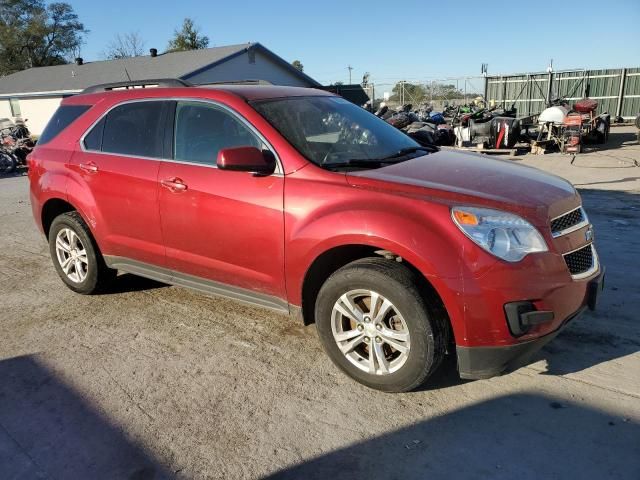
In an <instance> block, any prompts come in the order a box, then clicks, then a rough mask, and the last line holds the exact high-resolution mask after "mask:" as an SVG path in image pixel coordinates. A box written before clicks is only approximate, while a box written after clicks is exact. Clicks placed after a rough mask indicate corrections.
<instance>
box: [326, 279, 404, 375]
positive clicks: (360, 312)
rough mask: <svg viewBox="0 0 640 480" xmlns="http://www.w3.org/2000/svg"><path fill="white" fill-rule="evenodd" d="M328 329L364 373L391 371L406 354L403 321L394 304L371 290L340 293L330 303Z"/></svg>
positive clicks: (387, 372)
mask: <svg viewBox="0 0 640 480" xmlns="http://www.w3.org/2000/svg"><path fill="white" fill-rule="evenodd" d="M331 330H332V332H333V338H334V340H335V342H336V344H337V345H338V348H339V349H340V351H341V352H342V354H343V355H344V356H345V357H346V358H347V360H349V362H351V363H352V364H353V365H355V366H356V367H357V368H359V369H360V370H362V371H364V372H366V373H369V374H372V375H388V374H390V373H394V372H396V371H397V370H399V369H400V368H401V367H402V366H403V365H404V363H405V362H406V361H407V358H408V357H409V349H410V347H411V344H410V337H409V329H408V327H407V323H406V322H405V320H404V318H402V315H401V314H400V312H399V311H398V309H397V308H396V307H395V305H394V304H393V303H391V301H389V300H388V299H387V298H385V297H384V296H382V295H380V294H379V293H377V292H375V291H372V290H362V289H358V290H351V291H348V292H347V293H345V294H343V295H342V296H341V297H340V298H339V299H338V300H337V301H336V303H335V305H334V306H333V310H332V312H331Z"/></svg>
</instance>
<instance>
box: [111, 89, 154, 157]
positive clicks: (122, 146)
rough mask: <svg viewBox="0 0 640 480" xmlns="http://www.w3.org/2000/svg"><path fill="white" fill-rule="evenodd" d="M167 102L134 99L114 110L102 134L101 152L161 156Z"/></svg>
mask: <svg viewBox="0 0 640 480" xmlns="http://www.w3.org/2000/svg"><path fill="white" fill-rule="evenodd" d="M165 104H166V102H160V101H157V102H153V101H150V102H134V103H127V104H126V105H121V106H119V107H116V108H114V109H113V110H111V111H110V112H109V113H108V114H107V117H106V121H105V124H104V131H103V134H102V151H103V152H109V153H119V154H122V155H136V156H140V157H154V158H159V157H161V156H162V141H163V129H162V124H163V122H162V120H163V110H164V108H165Z"/></svg>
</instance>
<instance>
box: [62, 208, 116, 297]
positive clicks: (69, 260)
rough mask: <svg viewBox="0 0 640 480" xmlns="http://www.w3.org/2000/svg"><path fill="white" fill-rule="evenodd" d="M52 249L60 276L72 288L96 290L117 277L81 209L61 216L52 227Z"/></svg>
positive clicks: (90, 291)
mask: <svg viewBox="0 0 640 480" xmlns="http://www.w3.org/2000/svg"><path fill="white" fill-rule="evenodd" d="M49 250H50V253H51V258H52V260H53V264H54V266H55V269H56V271H57V272H58V275H59V276H60V278H61V279H62V281H63V282H64V283H65V284H66V285H67V287H69V288H70V289H71V290H73V291H74V292H77V293H82V294H91V293H96V292H97V291H99V290H101V289H104V288H105V287H107V286H108V284H109V283H111V281H112V280H113V279H114V278H115V276H116V274H117V272H116V270H112V269H110V268H108V267H107V266H106V264H105V263H104V259H103V258H102V255H101V253H100V250H99V249H98V246H97V244H96V243H95V240H94V239H93V236H92V235H91V232H90V231H89V228H88V227H87V224H86V223H85V222H84V220H83V219H82V217H81V216H80V215H79V214H78V213H77V212H69V213H64V214H62V215H59V216H58V217H56V218H55V219H54V220H53V223H52V224H51V228H50V229H49Z"/></svg>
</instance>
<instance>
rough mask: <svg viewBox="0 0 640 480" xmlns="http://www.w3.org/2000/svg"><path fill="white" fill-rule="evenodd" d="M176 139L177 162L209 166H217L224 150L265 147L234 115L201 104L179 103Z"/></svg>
mask: <svg viewBox="0 0 640 480" xmlns="http://www.w3.org/2000/svg"><path fill="white" fill-rule="evenodd" d="M174 138H175V142H174V149H173V153H174V158H175V159H176V160H182V161H186V162H193V163H205V164H208V165H215V163H216V160H217V158H218V152H219V151H220V150H221V149H223V148H230V147H245V146H252V147H257V148H260V149H262V148H263V144H262V142H261V141H260V140H259V139H258V138H257V137H256V136H255V135H254V134H253V132H251V130H249V129H248V128H247V127H246V126H245V125H244V124H243V123H242V122H241V121H240V120H238V119H237V118H236V117H235V116H234V115H232V114H231V113H229V112H227V111H226V110H223V109H222V108H220V107H216V106H214V105H207V104H203V103H198V102H178V105H177V107H176V120H175V133H174Z"/></svg>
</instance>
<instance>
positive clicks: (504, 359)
mask: <svg viewBox="0 0 640 480" xmlns="http://www.w3.org/2000/svg"><path fill="white" fill-rule="evenodd" d="M603 287H604V269H602V270H601V272H600V273H599V274H598V276H597V277H595V278H594V279H592V280H590V281H589V284H588V287H587V296H586V299H585V302H584V304H583V305H582V306H581V307H580V308H579V309H578V310H577V311H576V312H574V313H573V314H572V315H569V316H568V317H567V318H566V319H565V320H564V321H563V322H562V324H561V325H560V327H558V328H557V329H556V330H554V331H553V332H551V333H549V334H547V335H544V336H542V337H538V338H536V339H534V340H529V341H525V342H522V343H517V344H514V345H504V346H480V347H465V346H460V345H458V346H457V347H456V353H457V357H458V372H459V374H460V378H464V379H482V378H490V377H495V376H497V375H502V374H504V373H508V372H510V371H513V370H515V369H517V368H520V367H522V366H524V365H526V364H527V363H528V362H529V360H530V359H531V357H532V356H533V354H535V353H536V352H537V351H538V350H540V349H541V348H542V347H543V346H544V345H546V344H547V343H549V342H550V341H551V340H553V339H554V338H555V337H556V336H557V335H558V334H559V333H560V332H561V331H562V330H563V329H564V328H565V327H566V326H567V325H568V324H569V323H570V322H571V321H572V320H574V319H575V318H577V317H579V316H580V315H581V314H582V313H583V312H584V311H585V310H586V309H587V308H590V309H591V310H595V308H596V306H597V304H598V301H599V299H600V297H601V294H602V289H603Z"/></svg>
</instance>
